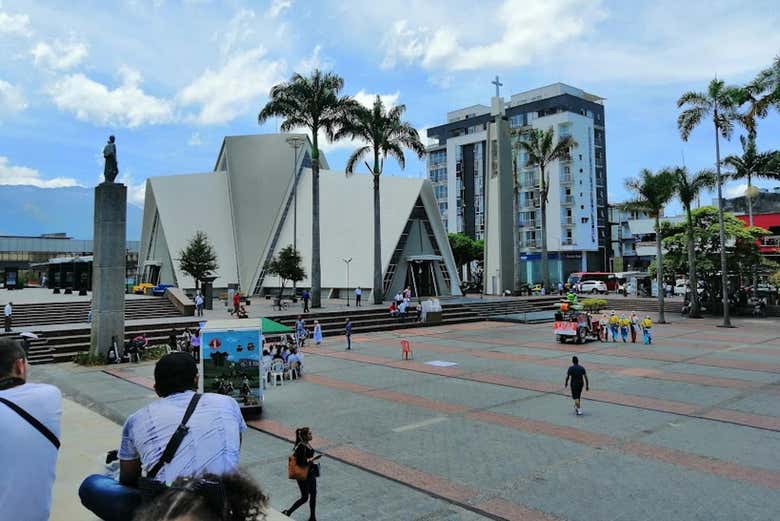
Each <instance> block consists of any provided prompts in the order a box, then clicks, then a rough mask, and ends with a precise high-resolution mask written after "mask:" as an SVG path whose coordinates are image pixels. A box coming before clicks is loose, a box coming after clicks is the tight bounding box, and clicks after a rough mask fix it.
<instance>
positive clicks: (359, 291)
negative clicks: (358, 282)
mask: <svg viewBox="0 0 780 521" xmlns="http://www.w3.org/2000/svg"><path fill="white" fill-rule="evenodd" d="M362 296H363V290H362V289H360V287H357V288H355V307H360V298H361V297H362Z"/></svg>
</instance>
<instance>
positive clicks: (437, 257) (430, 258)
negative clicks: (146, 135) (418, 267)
mask: <svg viewBox="0 0 780 521" xmlns="http://www.w3.org/2000/svg"><path fill="white" fill-rule="evenodd" d="M406 260H407V261H409V262H414V261H440V260H442V257H441V255H433V254H431V255H428V254H422V255H407V256H406Z"/></svg>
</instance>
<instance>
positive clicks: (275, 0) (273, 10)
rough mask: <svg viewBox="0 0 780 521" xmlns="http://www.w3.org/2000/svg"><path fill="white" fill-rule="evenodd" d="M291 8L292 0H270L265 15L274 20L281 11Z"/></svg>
mask: <svg viewBox="0 0 780 521" xmlns="http://www.w3.org/2000/svg"><path fill="white" fill-rule="evenodd" d="M290 7H292V0H271V7H269V8H268V13H267V15H268V16H269V17H270V18H276V17H277V16H279V15H280V14H282V11H284V10H285V9H289V8H290Z"/></svg>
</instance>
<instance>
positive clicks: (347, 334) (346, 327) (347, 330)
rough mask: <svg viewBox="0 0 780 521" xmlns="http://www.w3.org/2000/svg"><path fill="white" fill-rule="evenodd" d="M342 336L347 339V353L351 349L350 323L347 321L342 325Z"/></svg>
mask: <svg viewBox="0 0 780 521" xmlns="http://www.w3.org/2000/svg"><path fill="white" fill-rule="evenodd" d="M344 336H345V337H347V351H349V350H350V349H352V322H350V320H349V319H347V321H346V322H345V323H344Z"/></svg>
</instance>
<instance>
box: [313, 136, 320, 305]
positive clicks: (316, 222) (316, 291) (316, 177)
mask: <svg viewBox="0 0 780 521" xmlns="http://www.w3.org/2000/svg"><path fill="white" fill-rule="evenodd" d="M318 130H319V129H317V128H313V129H312V145H313V146H312V154H311V155H312V158H311V307H313V308H319V307H322V288H321V287H320V286H321V284H322V273H321V271H320V269H321V268H320V150H319V148H317V131H318Z"/></svg>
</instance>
